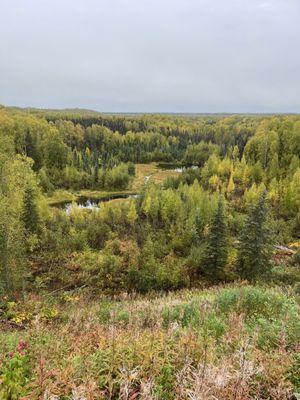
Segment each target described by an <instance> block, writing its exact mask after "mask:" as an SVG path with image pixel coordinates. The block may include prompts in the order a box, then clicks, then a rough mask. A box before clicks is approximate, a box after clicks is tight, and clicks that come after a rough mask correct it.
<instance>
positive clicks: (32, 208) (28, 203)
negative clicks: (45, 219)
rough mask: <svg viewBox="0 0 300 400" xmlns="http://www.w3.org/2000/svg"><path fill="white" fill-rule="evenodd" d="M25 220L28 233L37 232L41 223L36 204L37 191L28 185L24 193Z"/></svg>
mask: <svg viewBox="0 0 300 400" xmlns="http://www.w3.org/2000/svg"><path fill="white" fill-rule="evenodd" d="M23 222H24V226H25V229H26V231H27V232H28V233H36V232H37V229H38V224H39V214H38V209H37V204H36V192H35V189H34V188H32V187H31V186H28V187H27V188H26V190H25V194H24V210H23Z"/></svg>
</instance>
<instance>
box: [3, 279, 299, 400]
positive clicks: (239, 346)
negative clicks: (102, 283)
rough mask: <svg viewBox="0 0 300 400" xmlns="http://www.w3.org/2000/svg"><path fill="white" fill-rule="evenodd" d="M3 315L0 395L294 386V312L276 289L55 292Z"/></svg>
mask: <svg viewBox="0 0 300 400" xmlns="http://www.w3.org/2000/svg"><path fill="white" fill-rule="evenodd" d="M2 313H6V317H7V316H9V322H6V323H5V324H2V326H1V334H0V351H1V370H0V393H1V399H17V398H21V397H18V396H25V397H22V398H24V399H25V398H26V399H38V398H47V399H50V398H51V399H54V398H55V399H71V398H72V399H132V400H133V399H166V400H167V399H236V400H237V399H240V400H245V399H254V398H255V399H290V398H292V397H291V395H292V393H294V392H296V391H297V390H299V389H300V388H299V383H300V382H299V355H298V356H297V354H296V351H297V350H298V351H299V340H300V325H299V307H298V305H297V303H296V299H295V298H294V297H293V296H292V295H291V294H287V293H283V292H282V291H281V290H280V289H270V288H269V289H266V288H259V287H252V286H243V285H240V286H238V285H236V286H227V287H226V286H225V287H221V286H220V287H215V288H212V289H209V290H191V291H188V290H185V291H181V292H177V293H173V294H166V295H162V296H158V295H155V296H154V295H152V296H151V295H148V296H147V297H136V298H134V297H126V296H125V297H121V298H116V299H115V300H108V299H105V298H103V299H97V300H95V299H88V298H87V297H86V295H85V296H83V295H81V294H80V293H79V292H77V293H75V292H74V293H73V294H70V293H69V294H68V295H64V294H63V293H62V294H60V293H55V294H52V295H51V296H47V297H44V298H42V297H39V298H36V297H35V298H28V299H27V301H26V303H25V304H24V303H20V304H18V303H17V304H16V303H9V308H8V309H6V310H2ZM298 354H299V353H298ZM26 396H27V397H26ZM43 396H44V397H43ZM51 396H52V397H51ZM55 396H57V397H55ZM72 396H73V397H72ZM76 396H77V397H76Z"/></svg>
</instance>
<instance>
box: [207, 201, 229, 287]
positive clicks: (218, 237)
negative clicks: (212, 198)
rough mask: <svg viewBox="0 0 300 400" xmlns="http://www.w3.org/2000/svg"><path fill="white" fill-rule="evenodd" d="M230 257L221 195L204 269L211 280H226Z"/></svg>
mask: <svg viewBox="0 0 300 400" xmlns="http://www.w3.org/2000/svg"><path fill="white" fill-rule="evenodd" d="M227 257H228V237H227V222H226V211H225V205H224V199H223V197H222V196H221V195H220V197H219V201H218V208H217V210H216V213H215V215H214V217H213V221H212V225H211V229H210V232H209V235H208V238H207V246H206V249H205V253H204V259H203V269H204V272H205V275H207V276H208V277H209V278H210V280H212V281H218V280H222V279H224V275H225V274H224V268H225V265H226V262H227Z"/></svg>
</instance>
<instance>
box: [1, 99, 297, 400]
mask: <svg viewBox="0 0 300 400" xmlns="http://www.w3.org/2000/svg"><path fill="white" fill-rule="evenodd" d="M0 299H1V300H0V350H1V352H0V399H3V400H15V399H24V400H25V399H26V400H30V399H47V400H54V399H61V400H67V399H78V400H87V399H89V400H93V399H124V400H125V399H126V400H134V399H145V400H146V399H157V400H160V399H165V400H169V399H208V400H209V399H235V400H244V399H293V398H295V399H296V398H298V397H293V396H295V393H297V392H300V380H299V376H300V357H299V342H300V322H299V321H300V319H299V299H300V116H299V115H247V114H246V115H221V114H220V115H219V114H208V115H196V114H195V115H193V114H187V115H179V114H178V115H177V114H170V115H167V114H157V115H156V114H145V115H142V114H123V115H122V114H101V113H98V112H93V111H88V110H80V109H78V110H76V109H74V110H73V109H70V110H64V111H57V110H47V109H45V110H40V109H20V108H13V107H4V106H3V107H1V108H0Z"/></svg>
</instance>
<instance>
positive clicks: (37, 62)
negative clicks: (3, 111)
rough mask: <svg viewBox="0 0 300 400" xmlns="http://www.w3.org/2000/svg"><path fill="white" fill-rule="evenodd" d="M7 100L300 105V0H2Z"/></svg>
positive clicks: (198, 106) (244, 108) (261, 108)
mask: <svg viewBox="0 0 300 400" xmlns="http://www.w3.org/2000/svg"><path fill="white" fill-rule="evenodd" d="M0 104H2V105H14V106H21V107H25V106H31V107H42V108H74V107H79V108H88V109H94V110H98V111H103V112H182V113H188V112H191V113H197V112H199V113H200V112H229V113H231V112H237V113H238V112H240V113H245V112H250V113H254V112H274V113H276V112H300V0H0Z"/></svg>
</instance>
